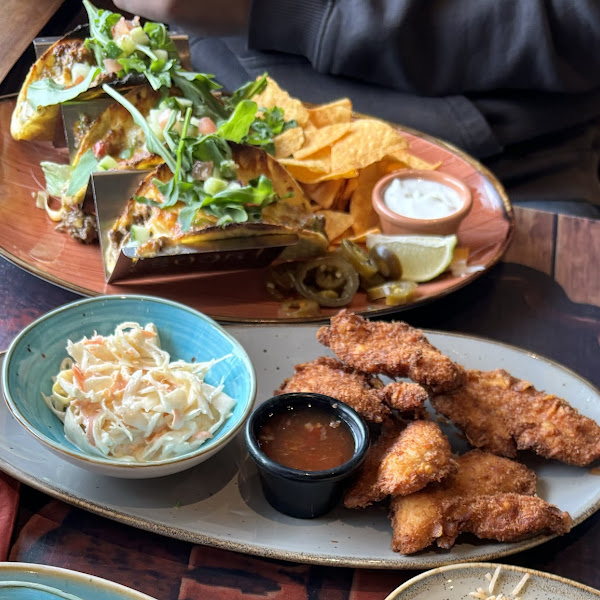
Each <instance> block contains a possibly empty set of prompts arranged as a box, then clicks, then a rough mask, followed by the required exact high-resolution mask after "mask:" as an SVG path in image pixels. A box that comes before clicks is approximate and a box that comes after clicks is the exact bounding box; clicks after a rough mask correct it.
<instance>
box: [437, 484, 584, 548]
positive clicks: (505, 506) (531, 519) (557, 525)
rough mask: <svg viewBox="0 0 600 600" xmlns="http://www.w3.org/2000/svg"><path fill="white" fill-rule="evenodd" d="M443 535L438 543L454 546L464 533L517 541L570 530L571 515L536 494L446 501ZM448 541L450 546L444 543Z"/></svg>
mask: <svg viewBox="0 0 600 600" xmlns="http://www.w3.org/2000/svg"><path fill="white" fill-rule="evenodd" d="M442 512H443V514H444V515H445V526H444V534H445V535H444V536H443V537H442V538H440V539H439V540H438V542H437V543H438V546H440V547H442V548H451V547H452V546H453V545H454V541H455V539H456V537H457V536H458V535H459V534H460V533H461V532H468V533H473V534H475V535H476V536H477V537H478V538H482V539H494V540H498V541H499V542H516V541H518V540H521V539H525V538H528V537H531V536H532V535H542V534H551V533H556V534H559V535H562V534H564V533H567V532H568V531H570V529H571V527H572V526H573V520H572V519H571V517H570V515H569V514H568V513H566V512H563V511H562V510H560V509H558V508H557V507H556V506H553V505H552V504H548V502H546V501H545V500H542V499H541V498H538V497H537V496H524V495H522V494H515V493H508V494H496V495H492V496H477V497H475V498H471V499H470V500H469V501H468V502H463V501H462V499H456V498H455V499H453V500H451V501H446V503H444V506H443V507H442ZM445 544H447V545H445Z"/></svg>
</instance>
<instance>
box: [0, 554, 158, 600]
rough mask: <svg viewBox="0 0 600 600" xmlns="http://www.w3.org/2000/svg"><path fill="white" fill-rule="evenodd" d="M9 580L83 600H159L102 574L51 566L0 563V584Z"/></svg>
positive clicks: (29, 587)
mask: <svg viewBox="0 0 600 600" xmlns="http://www.w3.org/2000/svg"><path fill="white" fill-rule="evenodd" d="M8 581H11V582H19V583H22V584H24V585H23V588H24V589H25V590H33V589H36V588H35V587H32V586H31V585H28V584H33V585H34V586H35V585H36V584H37V585H41V586H45V587H46V588H50V590H51V591H53V592H62V593H63V594H71V595H73V596H74V597H77V598H81V600H156V599H155V598H153V597H152V596H148V595H147V594H143V593H142V592H138V591H137V590H134V589H132V588H129V587H126V586H124V585H121V584H120V583H115V582H114V581H110V580H108V579H104V578H102V577H96V576H95V575H88V574H87V573H82V572H80V571H73V570H71V569H63V568H61V567H53V566H50V565H38V564H34V563H24V562H0V585H1V584H2V583H4V582H8ZM90 594H91V595H90ZM98 594H100V595H98ZM57 597H58V596H57Z"/></svg>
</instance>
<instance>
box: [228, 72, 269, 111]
mask: <svg viewBox="0 0 600 600" xmlns="http://www.w3.org/2000/svg"><path fill="white" fill-rule="evenodd" d="M266 87H267V76H266V75H263V76H262V77H260V78H259V79H255V80H254V81H249V82H248V83H245V84H244V85H242V86H240V87H239V88H238V89H237V90H235V91H234V92H233V94H232V95H231V97H230V98H226V100H225V102H226V104H227V105H228V106H235V105H236V104H238V102H241V101H242V100H250V99H252V98H253V97H254V96H256V94H260V93H261V92H262V91H263V90H264V89H265V88H266Z"/></svg>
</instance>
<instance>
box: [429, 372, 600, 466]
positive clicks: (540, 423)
mask: <svg viewBox="0 0 600 600" xmlns="http://www.w3.org/2000/svg"><path fill="white" fill-rule="evenodd" d="M432 403H433V406H434V407H435V409H436V410H437V411H438V412H440V413H441V414H443V415H444V416H446V417H448V418H449V419H450V420H451V421H452V422H453V423H454V424H455V425H456V426H457V427H459V428H460V429H461V430H462V431H464V433H465V435H466V437H467V439H468V440H469V442H470V443H471V445H472V446H475V447H476V448H482V449H484V450H487V451H488V452H493V453H494V454H498V455H501V456H509V457H515V456H516V455H517V450H533V451H534V452H536V453H537V454H539V455H540V456H544V457H545V458H553V459H556V460H559V461H562V462H564V463H567V464H571V465H578V466H585V465H588V464H590V463H591V462H593V461H595V460H597V459H598V458H600V427H599V426H598V425H597V424H596V422H595V421H593V420H592V419H589V418H588V417H585V416H583V415H581V414H580V413H579V412H578V411H577V410H575V409H574V408H573V407H572V406H571V405H570V404H568V403H567V402H566V401H565V400H563V399H562V398H558V397H557V396H554V395H553V394H548V393H546V392H539V391H537V390H536V389H535V388H534V387H533V386H532V385H531V384H530V383H529V382H527V381H523V380H521V379H516V378H515V377H512V376H511V375H510V374H509V373H507V372H506V371H504V370H503V369H498V370H496V371H487V372H486V371H468V372H467V383H466V384H465V386H464V387H462V388H460V389H458V390H455V391H453V392H450V393H446V394H443V395H439V396H435V397H434V398H433V399H432Z"/></svg>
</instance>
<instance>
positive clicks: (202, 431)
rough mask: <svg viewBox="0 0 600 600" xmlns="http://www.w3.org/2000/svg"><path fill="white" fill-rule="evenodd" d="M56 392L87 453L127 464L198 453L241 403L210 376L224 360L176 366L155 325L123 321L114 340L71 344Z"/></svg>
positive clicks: (50, 400)
mask: <svg viewBox="0 0 600 600" xmlns="http://www.w3.org/2000/svg"><path fill="white" fill-rule="evenodd" d="M66 349H67V353H68V354H69V358H65V359H64V360H63V362H62V364H61V366H60V372H59V373H58V375H57V376H56V377H55V379H54V384H53V386H52V394H51V395H49V396H46V395H45V394H42V396H43V398H44V400H45V402H46V404H47V405H48V407H49V408H50V409H51V410H52V412H53V413H54V414H55V415H56V416H57V417H58V418H59V419H60V420H61V421H62V422H63V423H64V428H65V436H66V437H67V439H68V440H69V441H70V442H72V443H73V444H74V445H75V446H77V447H78V448H79V449H80V450H83V451H84V452H88V453H91V454H95V455H100V456H104V457H110V458H113V459H117V460H119V461H123V462H151V461H160V460H165V459H169V458H173V457H177V456H182V455H185V454H188V453H190V452H193V451H194V450H196V449H197V448H199V447H200V446H201V445H202V444H203V443H204V442H205V441H206V440H208V439H210V438H211V437H212V436H213V435H214V433H215V431H217V430H218V429H219V427H220V426H221V425H222V424H223V423H224V422H225V420H226V419H227V418H228V417H229V416H230V415H231V411H232V409H233V407H234V405H235V400H234V399H233V398H230V397H229V396H227V394H225V393H224V392H223V382H221V383H220V385H218V386H212V385H210V384H208V383H206V382H205V381H204V377H205V375H206V373H207V372H208V371H209V370H210V368H211V367H212V366H213V365H214V364H216V363H217V362H218V361H219V360H223V359H224V358H227V357H226V356H225V357H222V358H215V359H212V360H210V361H207V362H201V363H195V362H189V363H188V362H185V361H182V360H178V361H174V362H171V357H170V355H169V353H168V352H166V351H165V350H163V349H162V348H161V345H160V338H159V335H158V331H157V329H156V326H155V325H154V324H153V323H148V324H147V325H146V326H145V327H142V326H141V325H140V324H139V323H136V322H132V321H131V322H129V321H128V322H124V323H121V324H120V325H118V326H117V327H116V328H115V331H114V334H112V335H108V336H102V335H98V334H97V333H94V335H93V336H92V337H90V338H87V337H84V338H83V339H81V340H79V341H78V342H72V341H71V340H69V341H68V343H67V348H66Z"/></svg>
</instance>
